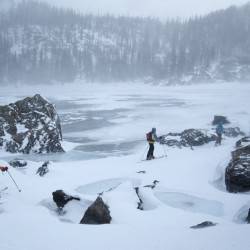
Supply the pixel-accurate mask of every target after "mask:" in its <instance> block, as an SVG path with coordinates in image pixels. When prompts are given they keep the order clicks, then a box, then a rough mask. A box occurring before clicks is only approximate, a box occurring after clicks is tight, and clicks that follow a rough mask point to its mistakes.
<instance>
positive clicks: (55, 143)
mask: <svg viewBox="0 0 250 250" xmlns="http://www.w3.org/2000/svg"><path fill="white" fill-rule="evenodd" d="M61 139H62V132H61V125H60V119H59V116H58V114H57V113H56V110H55V108H54V106H53V105H52V104H50V103H49V102H48V101H47V100H45V99H43V98H42V97H41V96H40V95H35V96H33V97H27V98H25V99H23V100H20V101H17V102H16V103H12V104H9V105H6V106H0V144H1V145H2V146H3V147H4V148H5V150H6V151H8V152H11V153H25V154H29V153H31V152H32V153H55V152H64V151H63V148H62V146H61V142H60V141H61Z"/></svg>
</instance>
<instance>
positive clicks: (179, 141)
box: [159, 129, 216, 147]
mask: <svg viewBox="0 0 250 250" xmlns="http://www.w3.org/2000/svg"><path fill="white" fill-rule="evenodd" d="M159 139H160V143H162V144H166V145H168V146H170V147H173V146H177V147H193V146H201V145H204V144H206V143H209V142H211V141H215V140H216V136H215V135H213V134H209V133H204V132H203V131H202V130H199V129H187V130H184V131H183V132H181V133H168V134H167V135H164V136H161V137H160V138H159Z"/></svg>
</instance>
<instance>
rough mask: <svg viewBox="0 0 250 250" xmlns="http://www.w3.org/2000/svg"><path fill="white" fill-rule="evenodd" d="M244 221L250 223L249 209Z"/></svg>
mask: <svg viewBox="0 0 250 250" xmlns="http://www.w3.org/2000/svg"><path fill="white" fill-rule="evenodd" d="M246 221H247V223H248V224H250V209H249V210H248V215H247V218H246Z"/></svg>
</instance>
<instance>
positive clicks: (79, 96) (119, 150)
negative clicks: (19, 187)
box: [0, 83, 250, 161]
mask: <svg viewBox="0 0 250 250" xmlns="http://www.w3.org/2000/svg"><path fill="white" fill-rule="evenodd" d="M235 84H236V83H223V84H219V85H218V84H207V85H205V84H204V85H196V86H176V87H160V86H151V85H144V84H117V85H115V84H113V85H109V84H107V85H95V84H93V85H91V84H82V85H80V84H72V85H70V86H69V85H61V86H57V85H55V86H53V85H52V86H46V87H44V86H35V87H10V88H2V89H1V92H0V104H7V103H9V102H14V101H16V100H18V99H21V98H24V97H26V96H28V95H34V94H36V93H40V94H41V95H42V96H44V97H46V98H47V99H48V100H49V101H50V102H52V103H54V104H55V106H56V108H57V111H58V113H59V115H60V118H61V123H62V130H63V137H64V141H65V142H66V143H65V144H67V142H70V144H69V145H70V147H69V150H68V147H67V146H66V149H67V153H66V154H58V155H46V156H45V157H44V156H43V155H41V156H39V157H37V156H32V155H29V156H25V157H24V158H26V159H30V160H42V159H43V158H49V159H50V160H54V161H55V160H56V161H70V160H80V159H81V160H89V159H96V158H102V157H109V156H114V155H116V156H121V155H128V154H132V153H135V152H137V151H138V148H140V147H141V146H142V145H145V147H146V145H147V144H146V140H145V134H146V133H147V132H148V131H149V130H150V129H151V128H152V127H156V128H157V133H158V135H161V134H166V133H168V132H170V131H173V132H179V131H181V130H183V129H187V128H203V129H206V128H211V124H210V123H211V120H212V119H213V115H215V114H223V115H227V116H228V117H229V119H230V120H231V121H232V122H233V123H234V125H236V126H241V128H242V129H243V130H244V129H245V130H249V124H250V118H249V117H250V111H247V112H246V108H245V106H246V105H247V103H249V99H248V97H249V95H248V92H249V89H250V88H249V85H247V84H239V85H240V88H238V89H237V88H235ZM237 84H238V83H237ZM211 97H212V98H211ZM236 103H237V107H236V105H235V104H236ZM240 104H242V105H240ZM248 110H249V109H248ZM10 158H11V156H10ZM6 159H7V158H6Z"/></svg>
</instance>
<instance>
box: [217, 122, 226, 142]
mask: <svg viewBox="0 0 250 250" xmlns="http://www.w3.org/2000/svg"><path fill="white" fill-rule="evenodd" d="M223 133H224V127H223V124H222V123H221V122H220V123H219V124H218V125H217V127H216V134H217V138H216V143H215V145H216V146H217V145H221V140H222V134H223Z"/></svg>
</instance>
